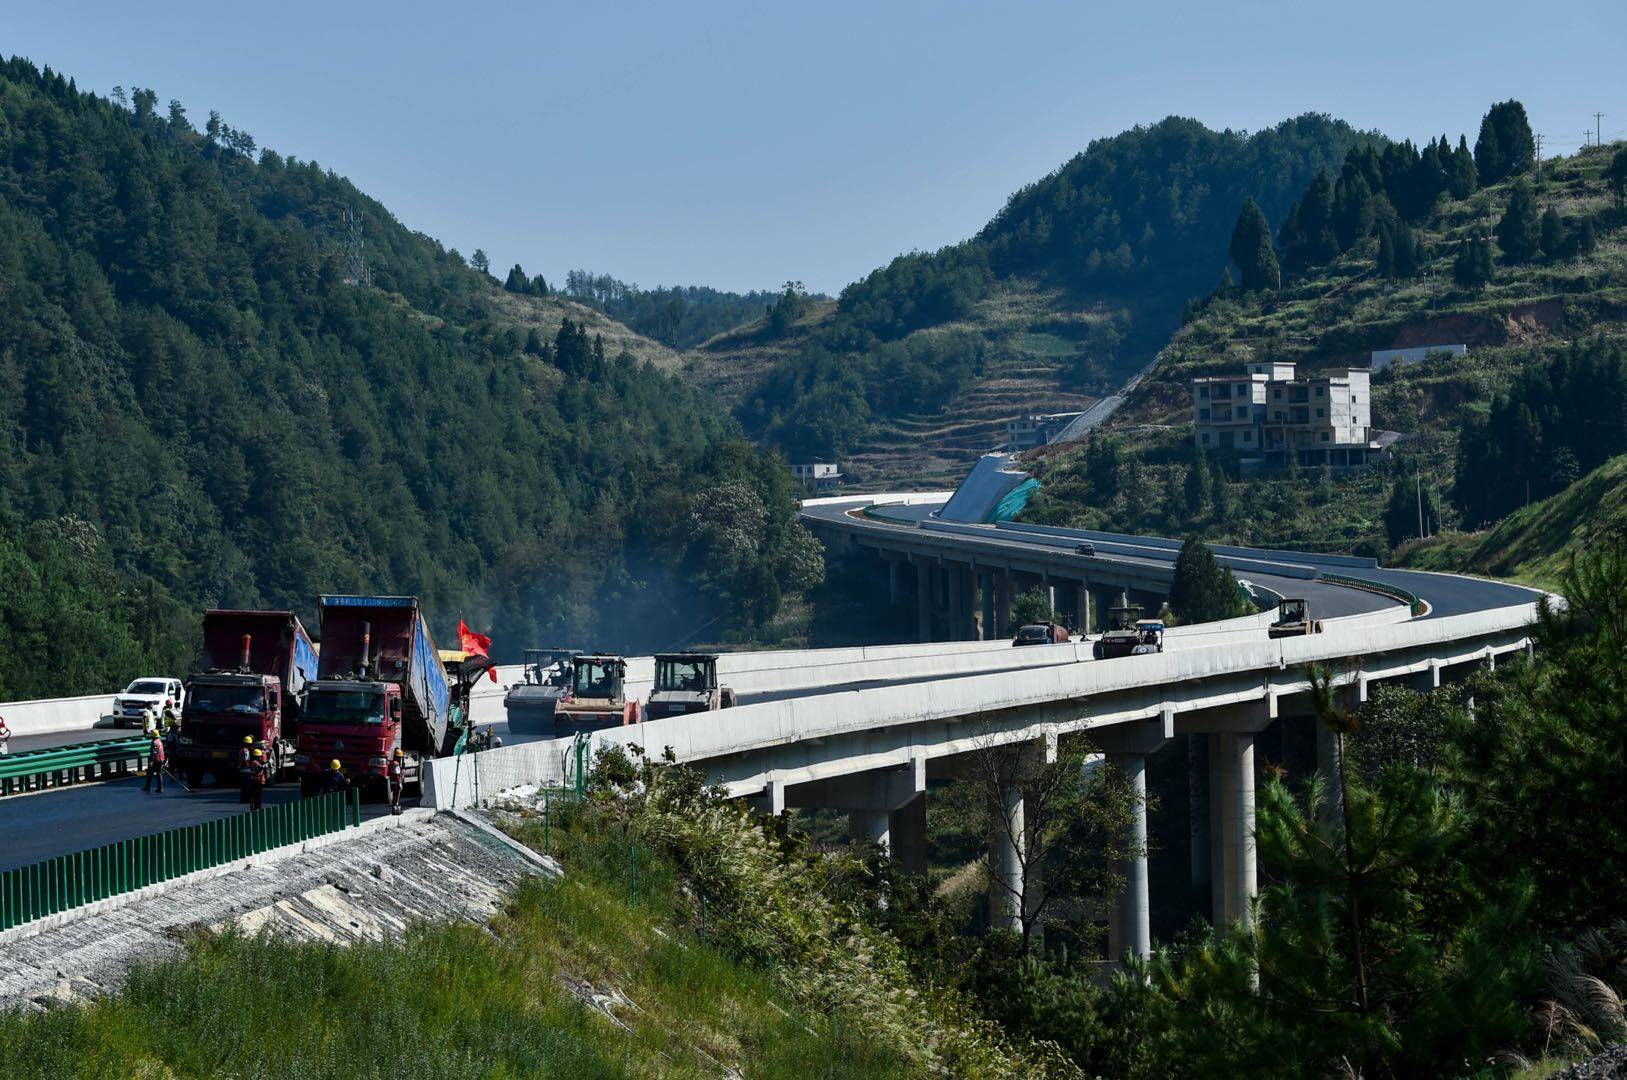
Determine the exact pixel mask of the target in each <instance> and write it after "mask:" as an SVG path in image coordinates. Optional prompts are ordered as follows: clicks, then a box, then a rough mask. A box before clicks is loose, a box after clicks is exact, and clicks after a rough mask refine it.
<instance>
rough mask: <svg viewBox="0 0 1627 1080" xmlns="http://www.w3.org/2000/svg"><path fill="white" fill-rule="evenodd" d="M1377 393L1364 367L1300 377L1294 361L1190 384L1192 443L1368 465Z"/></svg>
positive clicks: (1274, 457)
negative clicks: (1366, 463) (1373, 399)
mask: <svg viewBox="0 0 1627 1080" xmlns="http://www.w3.org/2000/svg"><path fill="white" fill-rule="evenodd" d="M1372 423H1373V409H1372V391H1371V389H1370V387H1369V372H1368V371H1367V370H1366V369H1365V368H1349V369H1342V370H1336V371H1328V372H1323V373H1321V374H1319V375H1314V376H1306V377H1303V378H1302V377H1299V376H1298V374H1297V372H1296V371H1295V369H1294V365H1293V364H1288V363H1282V362H1278V361H1269V362H1264V363H1257V364H1250V365H1248V370H1247V371H1246V372H1244V373H1243V374H1241V375H1209V376H1203V377H1201V378H1196V379H1193V380H1192V430H1193V439H1194V441H1195V442H1196V443H1197V444H1198V445H1199V446H1201V447H1203V448H1204V449H1205V450H1236V451H1240V452H1242V453H1244V454H1248V455H1258V456H1260V457H1263V458H1264V459H1265V460H1266V461H1268V462H1271V463H1273V464H1277V465H1286V464H1287V463H1288V460H1289V455H1290V454H1292V455H1294V457H1295V458H1296V459H1297V460H1298V461H1299V463H1300V464H1301V465H1332V466H1335V467H1344V466H1351V465H1361V464H1364V463H1365V462H1366V461H1367V457H1368V454H1369V452H1371V451H1372V450H1373V449H1375V447H1374V445H1373V443H1372V430H1371V429H1372Z"/></svg>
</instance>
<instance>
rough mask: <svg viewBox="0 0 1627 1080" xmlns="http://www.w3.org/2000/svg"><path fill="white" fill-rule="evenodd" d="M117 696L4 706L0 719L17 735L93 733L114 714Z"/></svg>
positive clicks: (39, 701)
mask: <svg viewBox="0 0 1627 1080" xmlns="http://www.w3.org/2000/svg"><path fill="white" fill-rule="evenodd" d="M116 696H117V695H115V694H92V695H90V696H88V697H70V698H43V699H38V700H35V701H7V702H4V703H0V716H3V717H5V719H6V726H7V727H9V728H11V733H12V734H13V735H19V736H20V735H54V734H56V733H58V732H64V731H89V730H90V729H91V728H93V727H95V726H96V723H97V721H99V720H101V719H102V717H104V716H108V715H111V714H112V712H113V698H114V697H116Z"/></svg>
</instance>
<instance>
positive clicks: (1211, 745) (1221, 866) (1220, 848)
mask: <svg viewBox="0 0 1627 1080" xmlns="http://www.w3.org/2000/svg"><path fill="white" fill-rule="evenodd" d="M1203 738H1204V740H1205V741H1206V742H1207V743H1208V753H1207V755H1206V756H1207V758H1208V762H1207V764H1208V772H1209V807H1208V810H1209V814H1208V822H1209V919H1210V921H1211V922H1213V923H1214V924H1215V925H1217V926H1218V925H1220V924H1221V923H1223V922H1225V921H1226V845H1225V838H1224V828H1223V825H1222V818H1223V817H1224V813H1225V806H1226V771H1225V770H1224V769H1222V768H1221V757H1222V748H1221V745H1220V742H1221V739H1223V738H1224V736H1223V735H1218V734H1215V735H1205V736H1203Z"/></svg>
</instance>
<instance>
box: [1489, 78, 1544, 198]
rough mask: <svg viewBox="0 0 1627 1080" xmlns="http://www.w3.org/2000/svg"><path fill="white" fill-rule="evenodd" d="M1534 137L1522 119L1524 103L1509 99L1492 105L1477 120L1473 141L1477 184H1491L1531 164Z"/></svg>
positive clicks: (1534, 158)
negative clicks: (1478, 121) (1478, 124)
mask: <svg viewBox="0 0 1627 1080" xmlns="http://www.w3.org/2000/svg"><path fill="white" fill-rule="evenodd" d="M1536 156H1537V143H1536V139H1535V138H1534V137H1533V136H1532V134H1531V123H1530V121H1529V120H1527V119H1526V116H1525V106H1524V105H1521V104H1520V103H1519V102H1518V101H1514V100H1512V99H1511V100H1509V101H1503V102H1499V103H1498V104H1496V105H1493V106H1492V107H1491V109H1490V111H1488V112H1487V113H1486V115H1485V117H1484V118H1483V119H1482V120H1481V121H1480V137H1479V138H1478V139H1477V140H1475V144H1474V163H1475V168H1476V170H1477V171H1478V173H1479V177H1480V183H1482V184H1495V183H1497V182H1498V181H1499V180H1503V179H1506V178H1507V177H1510V176H1513V175H1514V174H1516V173H1520V172H1525V171H1527V170H1529V169H1530V168H1531V166H1532V165H1533V164H1534V163H1535V161H1536Z"/></svg>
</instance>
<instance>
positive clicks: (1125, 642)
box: [1091, 604, 1161, 660]
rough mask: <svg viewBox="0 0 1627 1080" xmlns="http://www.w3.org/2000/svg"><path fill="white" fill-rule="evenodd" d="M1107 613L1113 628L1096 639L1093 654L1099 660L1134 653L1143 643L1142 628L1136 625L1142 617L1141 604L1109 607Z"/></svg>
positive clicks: (1092, 648) (1092, 649)
mask: <svg viewBox="0 0 1627 1080" xmlns="http://www.w3.org/2000/svg"><path fill="white" fill-rule="evenodd" d="M1107 615H1108V619H1109V624H1110V626H1111V629H1109V630H1107V631H1106V632H1104V633H1103V634H1102V636H1101V637H1099V638H1097V639H1096V644H1095V645H1094V646H1092V647H1091V655H1092V656H1094V657H1095V658H1096V659H1098V660H1111V659H1113V658H1115V657H1119V656H1130V655H1132V654H1134V652H1135V650H1136V646H1138V645H1141V644H1142V638H1141V630H1140V629H1138V628H1137V625H1136V624H1137V623H1138V622H1139V621H1140V619H1141V605H1140V604H1119V605H1118V606H1116V607H1112V608H1109V609H1108V611H1107ZM1160 625H1161V624H1160Z"/></svg>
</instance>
